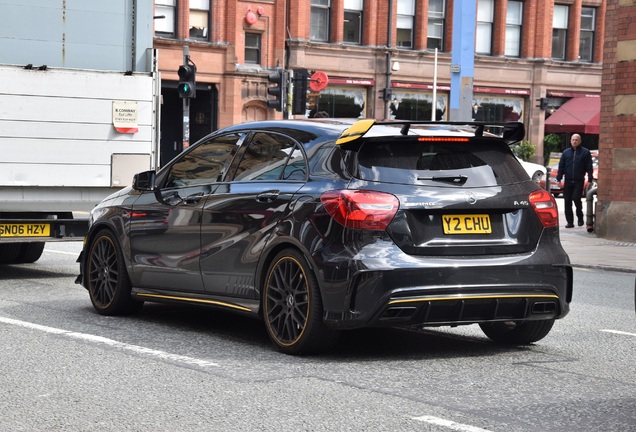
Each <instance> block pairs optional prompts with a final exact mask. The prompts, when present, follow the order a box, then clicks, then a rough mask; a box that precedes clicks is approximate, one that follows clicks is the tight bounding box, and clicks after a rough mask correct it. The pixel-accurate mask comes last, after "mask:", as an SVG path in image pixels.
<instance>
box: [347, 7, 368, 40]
mask: <svg viewBox="0 0 636 432" xmlns="http://www.w3.org/2000/svg"><path fill="white" fill-rule="evenodd" d="M363 3H364V0H345V2H344V9H345V10H344V42H345V43H353V44H360V43H362V8H363Z"/></svg>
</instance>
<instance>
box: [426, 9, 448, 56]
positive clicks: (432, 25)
mask: <svg viewBox="0 0 636 432" xmlns="http://www.w3.org/2000/svg"><path fill="white" fill-rule="evenodd" d="M445 15H446V2H445V0H429V2H428V36H427V39H426V48H427V49H431V50H432V49H435V48H437V49H438V50H440V51H442V50H443V49H444V24H445V23H444V18H445Z"/></svg>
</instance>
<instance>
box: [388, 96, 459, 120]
mask: <svg viewBox="0 0 636 432" xmlns="http://www.w3.org/2000/svg"><path fill="white" fill-rule="evenodd" d="M436 98H437V103H435V104H433V94H432V93H428V92H418V91H408V90H396V89H393V98H392V99H391V102H390V103H389V109H390V111H391V120H427V121H428V120H430V119H431V117H432V115H431V111H432V110H433V105H435V119H436V120H445V119H446V111H447V109H446V108H447V102H448V100H447V99H448V98H447V96H446V95H444V94H437V96H436Z"/></svg>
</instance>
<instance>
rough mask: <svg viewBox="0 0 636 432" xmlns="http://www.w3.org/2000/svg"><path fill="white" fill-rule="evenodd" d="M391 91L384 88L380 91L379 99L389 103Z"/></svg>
mask: <svg viewBox="0 0 636 432" xmlns="http://www.w3.org/2000/svg"><path fill="white" fill-rule="evenodd" d="M392 95H393V91H392V90H391V89H390V88H384V89H382V90H380V99H382V100H383V101H390V100H391V96H392Z"/></svg>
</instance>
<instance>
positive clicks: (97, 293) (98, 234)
mask: <svg viewBox="0 0 636 432" xmlns="http://www.w3.org/2000/svg"><path fill="white" fill-rule="evenodd" d="M87 245H88V246H87V247H86V249H85V252H86V257H85V265H84V282H85V287H86V288H87V290H88V292H89V296H90V299H91V303H92V304H93V307H94V308H95V310H96V311H97V312H98V313H99V314H101V315H129V314H132V313H135V312H137V311H138V310H139V309H141V307H142V306H143V302H142V301H139V300H136V299H134V298H133V297H132V296H131V288H132V286H131V283H130V278H129V275H128V268H127V266H126V262H125V259H124V253H123V251H122V248H121V245H120V243H119V241H118V239H117V236H116V234H115V233H114V232H113V231H111V230H110V229H107V228H104V229H100V230H97V231H95V234H94V235H92V236H91V239H90V241H89V242H88V243H87Z"/></svg>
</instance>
